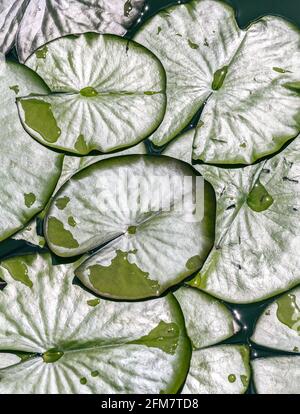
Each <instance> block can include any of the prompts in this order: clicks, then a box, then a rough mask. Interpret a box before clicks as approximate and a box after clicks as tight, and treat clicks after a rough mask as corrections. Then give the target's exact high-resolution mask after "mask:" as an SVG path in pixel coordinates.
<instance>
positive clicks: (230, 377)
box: [228, 374, 236, 383]
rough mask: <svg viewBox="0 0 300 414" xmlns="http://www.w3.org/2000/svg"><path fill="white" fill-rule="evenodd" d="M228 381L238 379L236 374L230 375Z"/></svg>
mask: <svg viewBox="0 0 300 414" xmlns="http://www.w3.org/2000/svg"><path fill="white" fill-rule="evenodd" d="M228 381H229V382H231V383H233V382H235V381H236V376H235V375H234V374H230V375H228Z"/></svg>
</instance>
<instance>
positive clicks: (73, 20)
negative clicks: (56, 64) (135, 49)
mask: <svg viewBox="0 0 300 414" xmlns="http://www.w3.org/2000/svg"><path fill="white" fill-rule="evenodd" d="M144 3H145V1H144V0H130V1H127V0H109V1H106V0H84V1H83V0H42V1H41V0H1V5H0V51H2V52H4V53H5V52H7V51H8V50H9V49H10V48H11V47H12V45H13V43H14V42H15V41H16V43H17V49H18V55H19V57H20V60H21V61H23V62H24V61H25V60H26V58H27V57H28V56H29V55H31V53H32V52H34V51H35V50H36V49H38V48H39V47H40V46H42V45H44V44H45V43H47V42H49V41H50V40H53V39H56V38H58V37H61V36H64V35H67V34H71V33H84V32H87V31H91V30H94V31H96V32H100V33H112V34H117V35H120V36H122V35H124V34H125V33H126V30H127V28H129V27H130V26H131V25H132V24H133V23H134V22H135V20H136V19H137V17H138V16H139V14H140V12H141V10H142V8H143V6H144ZM16 38H17V39H16Z"/></svg>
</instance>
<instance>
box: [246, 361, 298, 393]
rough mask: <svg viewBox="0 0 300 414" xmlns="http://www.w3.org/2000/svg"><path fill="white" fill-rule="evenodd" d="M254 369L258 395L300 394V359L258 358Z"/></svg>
mask: <svg viewBox="0 0 300 414" xmlns="http://www.w3.org/2000/svg"><path fill="white" fill-rule="evenodd" d="M252 369H253V378H254V382H255V388H256V391H257V393H258V394H300V387H299V384H300V357H293V356H291V357H288V356H280V357H272V358H258V359H255V360H254V361H252Z"/></svg>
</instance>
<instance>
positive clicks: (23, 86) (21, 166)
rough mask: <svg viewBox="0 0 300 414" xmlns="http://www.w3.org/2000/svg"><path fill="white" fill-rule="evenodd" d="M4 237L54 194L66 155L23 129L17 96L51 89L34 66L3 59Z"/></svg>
mask: <svg viewBox="0 0 300 414" xmlns="http://www.w3.org/2000/svg"><path fill="white" fill-rule="evenodd" d="M0 86H1V103H2V105H1V108H0V124H1V129H0V192H1V199H0V241H2V240H4V239H6V238H7V237H9V236H11V235H12V234H13V233H15V232H16V231H18V230H19V229H21V228H23V227H24V225H26V223H28V222H29V221H30V219H31V218H32V217H33V216H34V215H35V214H37V213H38V212H39V211H41V210H42V209H43V208H44V207H45V205H46V203H47V201H48V199H49V198H50V196H51V194H52V192H53V190H54V188H55V185H56V183H57V181H58V179H59V176H60V173H61V166H62V161H63V156H62V155H61V154H56V153H54V152H52V151H49V150H48V149H47V148H45V147H43V146H42V145H40V144H38V143H37V142H35V141H33V140H32V139H31V137H30V136H29V135H28V134H27V133H26V132H25V131H24V130H23V128H22V125H21V123H20V121H19V116H18V110H17V107H16V105H15V100H16V96H20V95H29V94H30V93H35V94H39V93H47V92H48V88H47V87H46V85H45V84H44V83H43V81H42V80H41V79H40V78H39V77H38V76H37V75H36V74H35V73H33V72H32V71H31V70H30V69H28V68H26V67H24V66H22V65H19V64H17V63H14V62H10V61H8V62H4V61H1V62H0Z"/></svg>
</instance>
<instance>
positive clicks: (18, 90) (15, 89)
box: [9, 85, 20, 95]
mask: <svg viewBox="0 0 300 414" xmlns="http://www.w3.org/2000/svg"><path fill="white" fill-rule="evenodd" d="M9 89H11V90H12V91H14V93H15V94H16V95H18V93H19V92H20V88H19V86H18V85H12V86H10V87H9Z"/></svg>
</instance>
